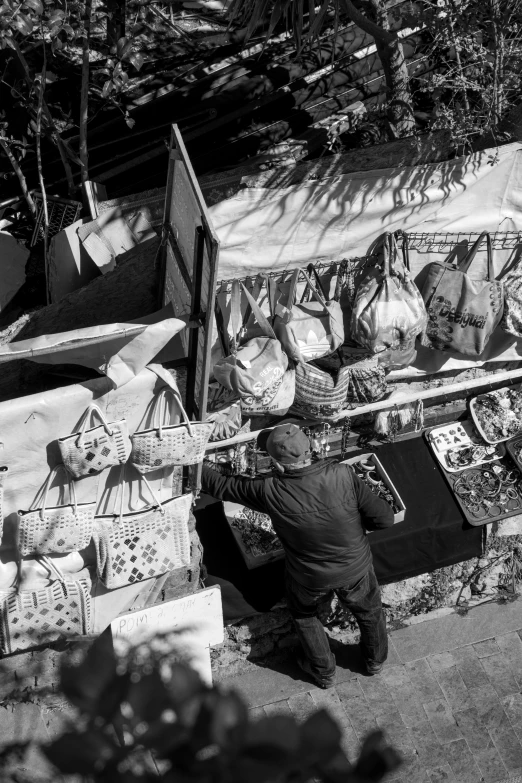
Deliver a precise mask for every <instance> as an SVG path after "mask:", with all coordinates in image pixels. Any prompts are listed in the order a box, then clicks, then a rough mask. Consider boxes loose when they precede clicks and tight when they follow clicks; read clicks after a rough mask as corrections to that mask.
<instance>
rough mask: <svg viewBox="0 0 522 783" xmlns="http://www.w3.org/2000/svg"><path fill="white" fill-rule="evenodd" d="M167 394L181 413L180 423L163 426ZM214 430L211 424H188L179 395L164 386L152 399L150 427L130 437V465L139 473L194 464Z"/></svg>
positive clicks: (199, 457) (165, 416)
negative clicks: (181, 419)
mask: <svg viewBox="0 0 522 783" xmlns="http://www.w3.org/2000/svg"><path fill="white" fill-rule="evenodd" d="M169 394H170V395H171V396H172V397H173V398H174V400H175V402H176V403H177V405H178V408H179V410H180V412H181V415H182V417H183V422H182V423H181V424H170V423H168V424H165V420H166V419H167V413H168V396H169ZM169 418H170V417H169ZM213 429H214V424H213V422H210V421H190V420H189V418H188V416H187V413H186V411H185V408H184V407H183V403H182V401H181V395H180V393H179V392H178V391H176V390H174V389H173V388H172V387H171V386H168V387H165V388H164V389H161V391H160V392H159V393H158V394H157V396H156V398H155V400H154V404H153V407H152V427H151V428H150V429H147V430H140V431H139V432H135V433H134V435H132V437H131V440H132V452H131V462H132V464H133V465H134V467H135V468H136V469H137V470H138V471H139V472H140V473H148V472H149V471H151V470H157V469H158V468H165V467H172V466H174V465H195V464H196V463H197V462H201V460H202V459H203V455H204V454H205V448H206V445H207V443H208V441H209V438H210V436H211V434H212V430H213Z"/></svg>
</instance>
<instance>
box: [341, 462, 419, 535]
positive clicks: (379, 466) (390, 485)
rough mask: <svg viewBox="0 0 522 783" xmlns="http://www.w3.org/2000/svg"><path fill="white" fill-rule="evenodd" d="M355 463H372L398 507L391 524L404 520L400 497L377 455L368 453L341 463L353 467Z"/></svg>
mask: <svg viewBox="0 0 522 783" xmlns="http://www.w3.org/2000/svg"><path fill="white" fill-rule="evenodd" d="M356 462H373V464H374V465H375V469H376V471H377V474H378V476H379V478H381V479H382V480H383V481H384V483H385V484H386V486H387V487H388V489H389V490H390V492H391V494H392V495H393V497H394V499H395V502H396V503H397V505H398V507H399V511H398V512H397V513H396V514H394V515H393V524H394V525H396V524H397V522H402V520H403V519H404V514H405V513H406V506H405V505H404V503H403V501H402V498H401V496H400V495H399V493H398V492H397V490H396V489H395V485H394V483H393V481H392V480H391V479H390V477H389V476H388V474H387V473H386V471H385V470H384V468H383V466H382V464H381V462H380V460H379V458H378V457H377V455H376V454H374V453H373V452H369V453H368V454H358V455H357V457H350V458H349V459H345V460H343V463H346V464H348V465H354V464H355V463H356Z"/></svg>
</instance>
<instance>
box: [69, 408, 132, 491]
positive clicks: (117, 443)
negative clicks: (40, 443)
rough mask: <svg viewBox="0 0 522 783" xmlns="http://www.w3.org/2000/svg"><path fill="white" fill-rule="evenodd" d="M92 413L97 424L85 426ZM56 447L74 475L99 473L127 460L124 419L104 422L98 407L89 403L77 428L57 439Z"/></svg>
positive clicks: (128, 441) (89, 421)
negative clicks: (72, 432) (96, 418)
mask: <svg viewBox="0 0 522 783" xmlns="http://www.w3.org/2000/svg"><path fill="white" fill-rule="evenodd" d="M94 416H97V417H98V419H99V420H100V422H101V424H99V425H98V426H96V427H91V428H89V429H88V428H87V427H88V425H89V423H92V419H93V418H94ZM58 447H59V449H60V453H61V455H62V461H63V464H64V465H65V467H66V468H67V470H68V471H69V473H70V474H71V475H72V476H74V478H77V479H78V478H82V476H90V475H93V474H95V473H100V471H102V470H105V469H106V468H110V467H113V466H114V465H122V464H123V463H124V462H127V460H128V458H129V454H130V449H131V444H130V440H129V433H128V430H127V422H126V421H125V419H121V421H112V422H110V423H109V422H107V420H106V418H105V416H104V415H103V413H102V411H101V410H100V408H99V407H98V406H97V405H95V404H94V403H93V404H92V405H89V407H88V408H87V410H86V411H85V415H84V417H83V422H82V425H81V427H80V431H79V432H76V433H75V434H74V435H68V436H67V437H65V438H59V440H58Z"/></svg>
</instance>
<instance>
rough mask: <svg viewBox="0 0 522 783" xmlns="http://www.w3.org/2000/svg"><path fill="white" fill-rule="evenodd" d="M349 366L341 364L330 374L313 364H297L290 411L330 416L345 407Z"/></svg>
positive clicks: (332, 416)
mask: <svg viewBox="0 0 522 783" xmlns="http://www.w3.org/2000/svg"><path fill="white" fill-rule="evenodd" d="M349 382H350V368H349V367H342V366H341V367H340V368H339V370H338V371H337V373H335V375H333V376H332V375H331V374H330V373H328V372H325V371H324V370H320V369H319V367H315V366H314V365H313V364H307V363H305V362H300V363H299V364H298V365H297V366H296V368H295V400H294V404H293V405H292V408H291V411H290V412H291V413H299V414H300V415H304V416H307V417H308V416H313V417H314V418H317V419H323V420H328V419H332V418H335V417H336V416H337V415H338V414H339V413H340V411H341V410H342V409H343V408H344V407H346V397H347V394H348V385H349Z"/></svg>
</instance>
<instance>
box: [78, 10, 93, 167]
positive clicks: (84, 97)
mask: <svg viewBox="0 0 522 783" xmlns="http://www.w3.org/2000/svg"><path fill="white" fill-rule="evenodd" d="M91 15H92V0H85V19H84V21H85V34H84V36H83V43H82V90H81V97H80V160H81V162H82V182H86V181H87V180H88V179H89V153H88V150H87V120H88V110H89V49H90V39H91Z"/></svg>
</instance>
